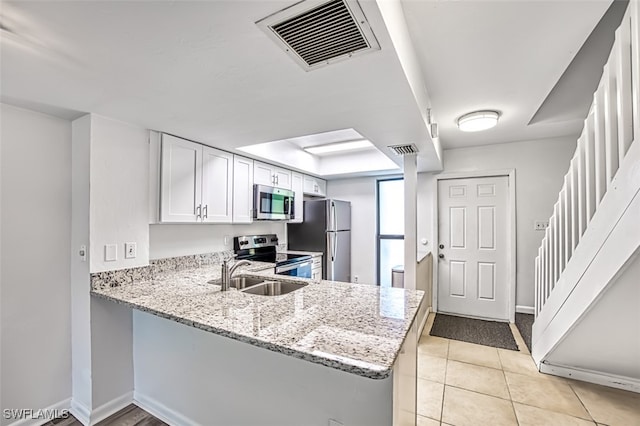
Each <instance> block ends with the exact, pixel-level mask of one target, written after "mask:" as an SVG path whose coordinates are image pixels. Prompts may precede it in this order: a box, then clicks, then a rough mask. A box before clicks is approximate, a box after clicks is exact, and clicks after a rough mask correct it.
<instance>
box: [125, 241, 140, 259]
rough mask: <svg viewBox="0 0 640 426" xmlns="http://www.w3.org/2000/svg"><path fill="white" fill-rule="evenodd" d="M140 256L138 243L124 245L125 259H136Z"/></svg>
mask: <svg viewBox="0 0 640 426" xmlns="http://www.w3.org/2000/svg"><path fill="white" fill-rule="evenodd" d="M137 255H138V245H137V244H136V243H124V258H125V259H135V258H136V256H137Z"/></svg>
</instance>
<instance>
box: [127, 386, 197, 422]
mask: <svg viewBox="0 0 640 426" xmlns="http://www.w3.org/2000/svg"><path fill="white" fill-rule="evenodd" d="M133 403H134V404H136V405H137V406H138V407H140V408H142V409H143V410H145V411H147V412H148V413H150V414H152V415H154V416H155V417H157V418H158V419H160V420H162V421H163V422H165V423H168V424H170V425H198V424H199V423H198V422H196V421H194V420H192V419H190V418H188V417H186V416H184V415H183V414H180V413H178V412H177V411H175V410H173V409H171V408H169V407H167V406H166V405H164V404H163V403H161V402H159V401H157V400H156V399H153V398H151V397H149V396H146V395H142V394H140V393H138V392H134V393H133Z"/></svg>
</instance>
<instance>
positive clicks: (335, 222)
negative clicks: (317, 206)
mask: <svg viewBox="0 0 640 426" xmlns="http://www.w3.org/2000/svg"><path fill="white" fill-rule="evenodd" d="M331 230H332V231H337V230H338V219H337V218H336V204H335V203H334V202H333V201H332V202H331Z"/></svg>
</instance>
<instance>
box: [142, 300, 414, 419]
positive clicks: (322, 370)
mask: <svg viewBox="0 0 640 426" xmlns="http://www.w3.org/2000/svg"><path fill="white" fill-rule="evenodd" d="M134 342H135V344H134V351H135V352H134V358H135V366H136V370H135V388H136V390H135V399H136V401H138V403H139V404H140V405H141V407H142V408H144V409H146V410H148V411H149V412H151V413H152V414H155V415H157V416H159V417H160V418H161V419H163V420H165V421H167V423H169V424H174V425H236V426H241V425H246V426H254V425H283V426H284V425H305V426H313V425H316V426H326V425H328V424H329V419H335V420H336V421H338V422H340V423H339V424H343V425H345V426H347V425H349V426H355V425H383V424H385V425H390V424H391V423H392V411H393V407H392V402H393V391H394V389H393V379H394V377H395V375H396V374H395V373H396V372H395V371H394V373H393V375H392V376H391V377H388V378H386V379H382V380H372V379H368V378H365V377H360V376H357V375H355V374H351V373H347V372H344V371H339V370H336V369H333V368H330V367H325V366H323V365H319V364H314V363H311V362H308V361H304V360H301V359H296V358H293V357H291V356H288V355H284V354H280V353H277V352H273V351H269V350H266V349H263V348H258V347H256V346H252V345H249V344H246V343H243V342H239V341H237V340H233V339H230V338H227V337H223V336H219V335H216V334H213V333H209V332H207V331H203V330H198V329H197V328H194V327H189V326H187V325H184V324H179V323H177V322H175V321H171V320H167V319H164V318H159V317H156V316H154V315H151V314H149V313H146V312H140V311H135V312H134ZM409 349H410V348H409ZM413 351H414V354H415V346H414V348H413ZM407 352H409V353H410V351H409V350H408V351H407ZM413 368H414V374H415V359H414V360H413ZM409 372H410V370H409V371H407V373H409Z"/></svg>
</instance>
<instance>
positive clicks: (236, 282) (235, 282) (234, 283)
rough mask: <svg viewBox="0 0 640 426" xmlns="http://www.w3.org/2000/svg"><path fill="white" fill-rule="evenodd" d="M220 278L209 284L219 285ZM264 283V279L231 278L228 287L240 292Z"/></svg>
mask: <svg viewBox="0 0 640 426" xmlns="http://www.w3.org/2000/svg"><path fill="white" fill-rule="evenodd" d="M221 281H222V278H218V279H217V280H211V281H209V284H217V285H220V284H221ZM262 282H264V278H253V277H233V278H231V280H230V283H229V284H230V285H231V287H233V288H236V289H238V290H242V289H243V288H247V287H251V286H254V285H256V284H260V283H262Z"/></svg>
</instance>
